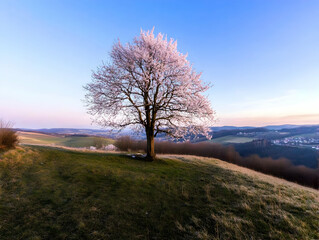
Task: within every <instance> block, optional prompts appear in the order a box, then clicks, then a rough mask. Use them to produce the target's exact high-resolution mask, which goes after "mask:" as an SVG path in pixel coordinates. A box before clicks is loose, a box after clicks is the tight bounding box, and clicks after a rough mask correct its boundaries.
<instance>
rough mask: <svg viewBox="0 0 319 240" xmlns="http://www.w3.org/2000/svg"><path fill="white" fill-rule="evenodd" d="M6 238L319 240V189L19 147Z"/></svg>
mask: <svg viewBox="0 0 319 240" xmlns="http://www.w3.org/2000/svg"><path fill="white" fill-rule="evenodd" d="M0 159H1V160H0V239H10V240H11V239H318V238H319V231H318V229H319V214H318V211H319V197H318V191H317V190H314V189H308V188H306V187H301V186H299V185H296V184H293V183H288V182H286V181H284V180H280V179H277V178H274V177H270V176H267V175H264V174H260V173H257V172H254V171H251V170H248V169H244V168H241V167H237V166H235V165H232V164H228V163H225V162H222V161H220V160H217V159H208V158H199V157H191V156H161V159H160V160H158V161H155V162H152V163H150V162H144V161H140V160H136V159H132V158H131V157H129V156H126V155H119V154H102V153H85V152H80V151H67V150H59V149H53V148H49V147H37V146H33V147H19V148H18V149H16V150H11V151H9V152H6V153H2V155H0Z"/></svg>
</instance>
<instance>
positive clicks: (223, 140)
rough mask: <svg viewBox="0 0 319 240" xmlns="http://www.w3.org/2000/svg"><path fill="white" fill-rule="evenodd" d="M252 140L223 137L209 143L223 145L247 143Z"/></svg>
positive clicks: (213, 139) (248, 138)
mask: <svg viewBox="0 0 319 240" xmlns="http://www.w3.org/2000/svg"><path fill="white" fill-rule="evenodd" d="M253 140H254V138H250V137H238V136H224V137H219V138H212V140H210V141H211V142H214V143H221V144H223V143H247V142H251V141H253Z"/></svg>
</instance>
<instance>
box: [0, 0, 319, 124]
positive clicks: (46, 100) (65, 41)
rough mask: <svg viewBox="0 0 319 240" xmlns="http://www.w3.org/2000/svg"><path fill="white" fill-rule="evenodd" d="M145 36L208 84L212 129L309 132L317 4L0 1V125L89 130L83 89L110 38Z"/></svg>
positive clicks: (316, 70)
mask: <svg viewBox="0 0 319 240" xmlns="http://www.w3.org/2000/svg"><path fill="white" fill-rule="evenodd" d="M153 27H155V33H159V32H161V33H164V34H167V37H168V38H173V39H176V40H177V43H178V49H179V51H181V52H182V53H188V59H189V61H190V62H191V63H192V64H193V67H194V68H195V69H196V71H198V72H202V79H203V81H204V82H208V83H211V84H212V85H213V86H212V88H211V89H210V90H209V91H208V92H207V95H208V98H209V100H210V101H211V105H212V107H213V108H214V110H215V111H216V124H215V126H223V125H233V126H247V125H250V126H265V125H273V124H319V1H317V0H313V1H312V0H308V1H302V0H300V1H294V0H280V1H278V0H249V1H244V0H236V1H235V0H232V1H228V0H223V1H221V0H215V1H200V0H199V1H185V0H184V1H177V0H172V1H164V0H161V1H155V0H153V1H138V0H137V1H98V0H94V1H91V0H90V1H89V0H88V1H82V0H74V1H68V0H66V1H53V0H48V1H42V0H41V1H40V0H39V1H36V0H33V1H27V0H26V1H23V0H21V1H18V0H0V119H3V120H6V121H11V122H13V123H14V125H15V127H21V128H56V127H67V128H69V127H74V128H98V126H95V125H91V119H90V116H89V115H88V114H87V113H86V108H85V104H84V102H83V99H84V95H85V91H84V89H83V86H84V85H85V84H87V83H89V82H90V81H91V73H92V70H95V69H96V68H97V67H98V66H99V65H101V63H102V61H107V60H108V54H109V52H110V50H111V48H112V45H113V44H114V43H115V42H116V41H117V39H120V40H121V42H124V43H125V42H129V41H132V39H133V38H134V37H135V36H137V35H139V33H140V30H141V29H143V30H149V29H152V28H153Z"/></svg>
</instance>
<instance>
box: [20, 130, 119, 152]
mask: <svg viewBox="0 0 319 240" xmlns="http://www.w3.org/2000/svg"><path fill="white" fill-rule="evenodd" d="M18 135H19V140H20V143H22V144H27V145H33V144H37V145H56V146H64V147H76V148H81V147H90V146H94V144H95V141H96V139H98V138H99V137H94V136H90V137H83V136H63V135H61V136H56V135H49V134H43V133H28V132H19V133H18ZM99 139H102V141H103V144H104V145H108V144H111V143H114V140H112V139H109V138H99Z"/></svg>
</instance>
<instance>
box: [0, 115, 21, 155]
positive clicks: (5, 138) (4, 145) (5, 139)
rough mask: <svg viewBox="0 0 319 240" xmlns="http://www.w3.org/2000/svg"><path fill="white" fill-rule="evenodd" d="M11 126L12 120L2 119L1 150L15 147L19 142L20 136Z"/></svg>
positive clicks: (0, 129)
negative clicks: (6, 121) (5, 120)
mask: <svg viewBox="0 0 319 240" xmlns="http://www.w3.org/2000/svg"><path fill="white" fill-rule="evenodd" d="M11 127H12V124H11V123H10V122H8V123H5V122H4V121H2V120H0V151H1V150H7V149H11V148H14V147H15V146H16V144H17V143H18V136H17V134H16V132H15V131H13V130H12V129H11Z"/></svg>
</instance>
